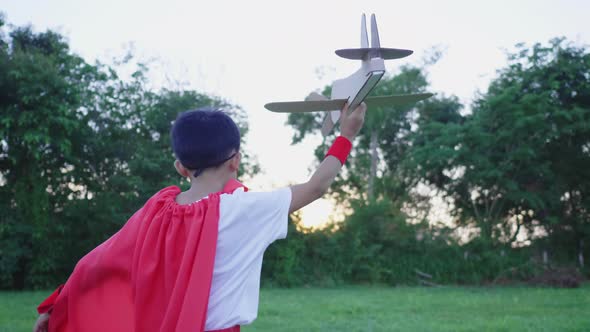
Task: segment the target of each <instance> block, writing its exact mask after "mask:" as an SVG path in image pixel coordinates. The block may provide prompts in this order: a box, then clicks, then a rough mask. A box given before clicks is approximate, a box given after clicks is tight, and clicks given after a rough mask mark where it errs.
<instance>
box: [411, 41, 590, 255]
mask: <svg viewBox="0 0 590 332" xmlns="http://www.w3.org/2000/svg"><path fill="white" fill-rule="evenodd" d="M508 59H509V64H508V66H507V67H506V68H504V69H502V70H500V71H499V75H498V77H497V78H496V79H495V80H493V81H492V83H491V84H490V87H489V89H488V91H487V93H485V94H484V95H482V96H481V97H480V98H478V99H477V100H476V101H475V103H474V105H473V113H472V114H471V115H469V116H466V117H465V118H464V119H463V120H459V121H456V120H453V121H447V122H444V121H438V120H437V121H430V123H425V124H423V126H421V129H420V130H419V132H417V133H416V135H415V136H414V143H413V146H414V147H413V149H412V152H411V157H410V158H408V159H407V161H408V162H407V164H406V166H407V167H406V169H408V170H414V171H415V175H417V176H415V177H414V178H415V179H417V180H418V181H425V182H426V183H428V184H430V185H433V186H435V187H436V188H438V189H439V190H441V191H442V192H443V193H444V194H445V195H446V196H448V197H450V198H452V200H453V202H454V207H453V211H454V213H455V215H457V216H459V217H460V218H459V221H461V222H462V223H463V224H475V225H477V227H478V228H479V229H480V231H481V235H482V236H483V237H484V238H487V239H490V240H501V241H503V242H513V241H514V240H515V239H516V236H517V234H518V233H519V231H520V230H521V227H524V228H526V229H528V230H529V234H532V232H533V231H534V229H535V228H536V227H537V225H542V226H543V229H544V230H545V231H546V232H548V233H549V235H550V237H551V235H552V234H558V233H559V234H561V235H560V237H561V238H563V239H564V240H565V239H567V240H565V241H564V242H567V243H570V244H572V243H574V244H575V246H578V243H581V241H582V239H583V238H587V237H588V234H589V233H588V220H590V219H589V218H588V217H589V215H588V207H589V206H590V200H589V193H590V192H589V190H590V186H589V185H588V184H589V183H590V182H589V180H590V151H589V148H588V147H589V146H590V55H589V54H588V52H587V51H586V50H585V49H584V48H581V47H576V46H573V45H571V44H569V43H566V41H565V40H564V39H554V40H552V41H551V42H550V43H549V45H548V46H543V45H541V44H535V45H533V46H532V47H530V48H527V47H526V46H525V45H518V46H517V51H516V52H515V53H513V54H510V55H509V58H508ZM575 246H574V247H575Z"/></svg>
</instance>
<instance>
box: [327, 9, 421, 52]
mask: <svg viewBox="0 0 590 332" xmlns="http://www.w3.org/2000/svg"><path fill="white" fill-rule="evenodd" d="M336 54H337V55H338V56H339V57H342V58H345V59H351V60H367V59H369V58H383V60H390V59H399V58H404V57H407V56H408V55H410V54H412V51H411V50H404V49H397V48H385V47H381V41H380V40H379V30H378V29H377V18H376V17H375V14H371V45H369V36H368V34H367V18H366V16H365V14H363V15H362V16H361V47H360V48H347V49H341V50H336Z"/></svg>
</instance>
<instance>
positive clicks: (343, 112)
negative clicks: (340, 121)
mask: <svg viewBox="0 0 590 332" xmlns="http://www.w3.org/2000/svg"><path fill="white" fill-rule="evenodd" d="M347 115H348V102H346V103H344V107H342V110H341V111H340V118H346V117H347Z"/></svg>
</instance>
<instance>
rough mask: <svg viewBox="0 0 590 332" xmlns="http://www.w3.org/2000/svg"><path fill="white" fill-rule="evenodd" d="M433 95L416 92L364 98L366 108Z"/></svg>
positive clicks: (408, 102) (415, 100)
mask: <svg viewBox="0 0 590 332" xmlns="http://www.w3.org/2000/svg"><path fill="white" fill-rule="evenodd" d="M432 96H434V94H432V93H416V94H409V95H393V96H377V97H367V98H365V103H366V104H367V108H372V107H388V106H397V105H404V104H411V103H415V102H417V101H420V100H424V99H426V98H430V97H432Z"/></svg>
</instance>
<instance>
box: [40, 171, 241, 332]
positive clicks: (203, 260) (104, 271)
mask: <svg viewBox="0 0 590 332" xmlns="http://www.w3.org/2000/svg"><path fill="white" fill-rule="evenodd" d="M239 187H244V186H243V185H242V184H240V183H239V182H237V181H235V180H231V181H230V182H228V184H227V185H226V186H225V188H224V190H223V191H222V192H221V193H231V192H233V191H234V190H235V189H237V188H239ZM244 188H245V187H244ZM246 190H247V189H246ZM179 193H180V189H179V188H178V187H168V188H165V189H163V190H161V191H160V192H158V193H157V194H156V195H154V196H153V197H152V198H150V199H149V200H148V202H147V203H146V204H145V206H144V207H143V208H141V209H140V210H139V211H137V212H136V213H135V214H134V215H133V216H132V217H131V219H129V221H127V223H126V224H125V226H123V228H122V229H121V230H120V231H119V232H117V233H116V234H115V235H113V236H112V237H111V238H110V239H108V240H107V241H105V242H104V243H102V244H101V245H99V246H98V247H96V248H95V249H94V250H92V251H91V252H90V253H88V254H87V255H86V256H84V258H82V259H81V260H80V261H79V262H78V264H77V265H76V268H75V269H74V272H73V273H72V275H71V276H70V278H69V279H68V281H67V283H66V284H65V285H64V286H63V289H62V288H60V289H58V290H57V291H56V292H55V293H54V294H52V295H51V296H50V297H49V298H47V300H45V301H44V302H43V303H42V304H41V305H40V306H39V308H38V310H39V312H47V311H48V310H52V313H51V319H50V320H49V331H50V332H56V331H59V332H75V331H84V332H86V331H88V332H90V331H97V332H98V331H100V332H104V331H109V332H118V331H121V332H123V331H125V332H129V331H138V332H139V331H141V332H150V331H160V332H164V331H181V332H185V331H186V332H188V331H203V330H204V328H205V320H206V317H207V304H208V302H209V291H210V288H211V279H212V275H213V264H214V262H215V249H216V244H217V231H218V222H219V196H220V194H221V193H215V194H211V195H209V197H208V199H204V200H200V201H198V202H196V203H193V204H190V205H179V204H178V203H176V202H175V198H176V196H177V195H178V194H179Z"/></svg>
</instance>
